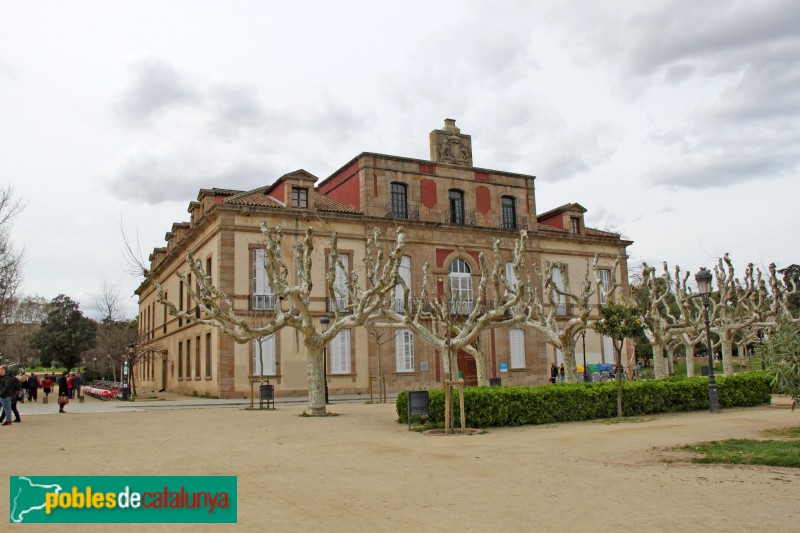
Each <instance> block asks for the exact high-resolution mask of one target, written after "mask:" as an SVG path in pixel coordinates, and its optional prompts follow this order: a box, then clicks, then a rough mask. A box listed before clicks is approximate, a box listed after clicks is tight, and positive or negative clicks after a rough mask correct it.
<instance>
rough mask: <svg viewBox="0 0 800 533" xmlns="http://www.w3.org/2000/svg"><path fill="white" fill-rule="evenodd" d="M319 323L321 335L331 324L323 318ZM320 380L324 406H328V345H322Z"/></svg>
mask: <svg viewBox="0 0 800 533" xmlns="http://www.w3.org/2000/svg"><path fill="white" fill-rule="evenodd" d="M319 323H320V324H321V325H322V333H325V332H326V331H328V325H329V324H330V323H331V319H330V318H328V317H326V316H323V317H322V318H320V319H319ZM322 379H323V381H324V382H325V405H328V404H329V403H330V402H329V401H328V345H327V343H326V344H323V345H322Z"/></svg>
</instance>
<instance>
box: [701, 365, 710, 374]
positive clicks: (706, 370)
mask: <svg viewBox="0 0 800 533" xmlns="http://www.w3.org/2000/svg"><path fill="white" fill-rule="evenodd" d="M708 374H709V372H708V365H703V366H701V367H700V375H701V376H706V377H708Z"/></svg>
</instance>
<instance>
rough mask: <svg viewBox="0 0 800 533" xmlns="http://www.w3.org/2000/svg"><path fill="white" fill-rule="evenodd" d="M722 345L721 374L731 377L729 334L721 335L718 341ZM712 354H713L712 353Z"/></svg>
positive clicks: (731, 352)
mask: <svg viewBox="0 0 800 533" xmlns="http://www.w3.org/2000/svg"><path fill="white" fill-rule="evenodd" d="M720 341H721V344H722V373H723V374H724V375H726V376H732V375H733V338H732V336H731V335H730V333H727V332H726V333H723V334H722V338H721V339H720ZM712 353H713V352H712Z"/></svg>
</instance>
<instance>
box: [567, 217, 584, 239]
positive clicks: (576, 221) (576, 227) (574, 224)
mask: <svg viewBox="0 0 800 533" xmlns="http://www.w3.org/2000/svg"><path fill="white" fill-rule="evenodd" d="M569 222H570V231H571V232H572V234H573V235H580V233H581V219H580V218H578V217H571V218H570V219H569Z"/></svg>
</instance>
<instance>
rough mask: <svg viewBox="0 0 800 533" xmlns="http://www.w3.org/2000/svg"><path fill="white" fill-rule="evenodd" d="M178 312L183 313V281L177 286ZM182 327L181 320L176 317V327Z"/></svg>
mask: <svg viewBox="0 0 800 533" xmlns="http://www.w3.org/2000/svg"><path fill="white" fill-rule="evenodd" d="M178 311H183V281H181V282H180V283H179V284H178ZM181 326H183V318H181V317H178V327H181Z"/></svg>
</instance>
